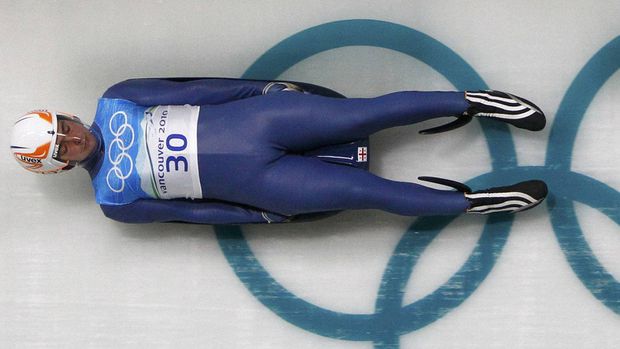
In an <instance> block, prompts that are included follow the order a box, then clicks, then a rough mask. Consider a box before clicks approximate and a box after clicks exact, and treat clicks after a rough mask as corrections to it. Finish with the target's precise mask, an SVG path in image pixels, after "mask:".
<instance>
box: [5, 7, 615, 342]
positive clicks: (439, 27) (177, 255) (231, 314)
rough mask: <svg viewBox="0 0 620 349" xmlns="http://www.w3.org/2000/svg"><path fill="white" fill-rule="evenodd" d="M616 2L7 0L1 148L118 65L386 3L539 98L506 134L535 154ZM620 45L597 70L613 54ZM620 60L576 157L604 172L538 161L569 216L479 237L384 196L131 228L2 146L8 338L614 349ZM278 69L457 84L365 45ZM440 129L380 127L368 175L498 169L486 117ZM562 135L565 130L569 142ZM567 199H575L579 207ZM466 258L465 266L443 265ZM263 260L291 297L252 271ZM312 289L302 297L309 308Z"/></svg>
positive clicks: (169, 61) (113, 73)
mask: <svg viewBox="0 0 620 349" xmlns="http://www.w3.org/2000/svg"><path fill="white" fill-rule="evenodd" d="M382 4H383V3H382ZM619 15H620V3H618V1H597V2H596V3H593V2H587V1H586V2H584V1H572V0H571V1H559V0H552V1H544V2H540V1H494V2H488V1H475V2H474V1H470V2H461V1H433V2H412V1H390V2H386V3H385V4H383V6H377V3H376V2H374V1H352V0H351V1H349V0H341V1H338V2H308V1H288V2H275V1H261V2H248V1H246V2H227V1H210V2H194V1H158V2H129V3H128V2H122V1H108V2H81V1H61V2H35V1H19V2H14V1H0V33H1V34H2V41H0V47H1V49H2V50H1V51H2V54H0V66H2V67H3V69H2V79H0V92H1V95H2V99H1V100H0V106H1V107H2V110H3V116H2V118H1V119H0V122H1V123H2V124H1V126H2V127H0V130H2V131H1V132H2V137H1V138H2V146H3V147H5V149H7V147H8V144H9V138H10V133H9V131H10V128H11V125H12V123H13V120H14V118H15V117H17V116H18V115H20V114H22V113H24V112H26V111H28V110H31V109H35V108H44V107H45V108H49V109H58V110H65V111H71V112H74V113H77V114H79V115H81V116H82V117H83V119H85V120H86V121H88V122H89V121H92V119H93V116H94V115H93V113H94V112H95V107H96V100H97V98H98V97H99V96H100V95H101V94H102V92H103V91H104V90H105V89H106V88H107V87H108V86H110V85H112V84H113V83H115V82H118V81H120V80H124V79H127V78H131V77H160V76H230V77H240V76H241V75H242V74H243V73H244V71H245V70H246V69H247V68H248V67H250V66H251V65H252V63H254V61H256V60H257V59H258V57H259V56H260V55H262V54H263V53H265V52H266V51H267V50H268V49H270V48H271V47H273V46H274V45H276V44H277V43H279V42H280V41H282V40H284V39H286V38H288V37H290V36H291V35H293V34H295V33H297V32H299V31H302V30H305V29H308V28H311V27H313V26H316V25H320V24H325V23H329V22H332V21H338V20H345V19H374V20H380V21H387V22H392V23H396V24H400V25H403V26H406V27H409V28H412V29H415V30H417V31H419V32H422V33H424V34H426V35H429V36H430V37H432V38H433V39H435V40H438V41H439V42H441V43H443V44H444V45H446V46H448V47H449V48H451V49H452V50H453V51H454V52H456V54H458V55H459V56H460V57H461V58H463V59H464V60H465V61H466V62H468V63H469V64H470V65H471V66H472V68H473V69H474V70H475V71H476V72H477V73H478V74H479V75H480V76H481V77H482V79H483V80H484V81H485V82H486V84H487V85H488V86H490V87H492V88H496V89H503V90H508V91H512V92H514V93H516V94H519V95H523V96H526V97H527V98H529V99H532V100H533V101H535V102H536V103H537V104H539V105H540V106H541V107H542V109H543V110H544V111H545V112H546V114H547V117H548V127H547V128H546V129H545V130H544V131H542V132H539V133H530V132H526V131H522V130H514V129H512V130H511V135H512V137H513V140H514V143H515V146H516V154H517V159H516V160H517V163H518V164H519V165H520V166H534V167H536V168H538V169H540V168H542V166H544V165H545V159H546V155H547V149H548V147H550V146H552V145H551V144H549V137H550V134H551V129H552V127H553V126H554V121H558V120H563V119H562V117H563V116H562V115H557V111H558V109H559V107H560V105H561V104H562V103H563V98H564V96H565V94H566V92H567V90H568V88H569V86H571V84H572V83H573V81H574V80H575V79H576V77H577V74H578V73H579V71H580V70H581V69H582V68H583V67H584V66H585V65H586V63H588V61H589V60H590V59H591V58H592V57H593V56H594V55H595V54H596V53H597V52H599V50H601V48H603V47H604V46H605V45H607V44H608V43H610V42H611V41H612V40H614V39H615V40H616V41H618V40H619V39H618V35H619V34H620V21H618V17H619ZM331 39H332V38H330V37H325V38H324V40H331ZM386 40H387V39H386ZM619 51H620V45H618V44H616V46H615V48H613V49H611V52H612V53H613V52H615V56H612V57H616V58H615V60H614V59H608V60H606V61H604V62H603V63H602V64H603V65H605V66H614V64H615V66H616V68H617V66H618V63H617V61H618V60H617V57H618V56H620V53H618V52H619ZM618 74H620V73H617V72H616V73H615V74H613V75H612V76H610V77H609V79H608V80H607V82H606V83H605V84H604V85H603V86H602V87H601V89H600V92H598V93H597V94H596V95H595V96H594V97H593V99H592V101H591V103H590V104H589V106H588V108H587V110H586V112H585V115H584V119H583V121H582V122H581V124H580V128H579V132H578V133H577V136H576V139H575V144H574V150H573V153H572V158H571V159H570V160H571V167H570V169H569V170H571V171H573V173H578V174H580V175H583V176H584V177H579V178H581V179H583V178H590V179H593V180H594V181H588V180H586V179H583V180H579V181H573V179H572V177H570V176H568V174H567V173H565V172H549V170H550V169H554V168H557V167H558V166H559V167H561V165H562V163H552V164H548V165H549V166H548V167H547V168H546V170H545V171H546V172H545V171H542V172H536V173H541V174H542V175H545V176H549V178H546V179H548V180H549V181H551V182H552V183H553V184H554V187H552V188H551V189H552V193H554V196H553V197H552V198H551V200H549V205H550V207H551V208H552V211H553V212H556V213H557V214H559V218H558V219H557V220H556V221H554V222H553V223H552V221H551V220H550V213H549V212H550V211H549V209H548V206H547V205H543V206H542V207H540V208H538V209H536V210H532V211H528V212H525V213H523V214H520V215H518V216H517V218H516V219H515V220H514V222H513V223H512V226H511V228H510V229H509V230H504V231H503V230H501V226H502V224H504V225H505V224H506V222H502V221H500V222H495V223H494V224H492V225H490V227H491V228H490V231H487V232H483V229H484V227H485V223H486V218H483V217H472V216H467V217H460V218H458V219H456V220H454V221H453V222H452V223H450V224H449V225H448V226H447V227H446V228H445V229H443V230H441V231H435V230H433V229H430V228H429V225H433V224H435V223H428V221H422V223H419V222H418V224H420V225H412V224H413V223H414V222H415V221H416V220H415V219H413V218H407V217H399V216H395V215H392V214H388V213H383V212H379V211H364V212H346V213H343V214H341V215H338V216H336V217H332V218H329V219H326V220H324V221H319V222H314V223H301V224H292V225H278V226H251V227H244V228H243V233H244V236H245V240H235V236H236V234H237V233H238V232H237V231H234V230H233V231H223V230H218V232H217V234H216V233H215V232H214V229H213V227H211V226H195V225H181V224H148V225H126V224H120V223H116V222H113V221H111V220H108V219H106V218H105V217H104V216H103V215H102V213H101V212H100V210H99V208H98V207H97V206H96V204H95V203H94V202H93V199H92V189H91V187H90V182H89V180H88V178H87V176H86V175H85V174H84V173H80V172H79V171H74V173H68V174H66V175H62V176H58V177H54V176H35V175H30V174H28V173H24V171H23V170H22V169H20V168H18V166H17V165H15V164H14V160H12V159H11V158H10V156H8V155H7V156H4V157H1V158H0V164H1V165H2V168H3V169H4V170H3V171H2V172H1V173H0V177H1V178H2V181H1V182H0V188H1V189H2V192H3V193H5V196H4V200H3V201H2V203H0V206H1V210H0V219H1V222H2V226H3V228H2V229H0V231H1V233H0V246H1V248H0V265H1V266H2V267H1V268H0V313H1V314H2V316H0V347H2V348H10V347H45V348H87V347H96V348H124V347H127V348H145V347H148V348H157V347H178V348H190V347H193V348H270V349H275V348H371V347H377V348H395V347H398V346H400V347H401V348H506V347H510V348H617V347H618V343H620V284H619V280H620V264H619V261H620V255H619V253H618V251H620V240H619V239H620V229H619V228H618V217H619V215H620V213H619V212H618V210H619V208H618V201H619V200H620V199H618V198H620V194H618V190H620V176H619V175H618V174H619V173H620V152H619V151H620V150H619V149H620V141H619V140H618V139H619V138H618V137H617V135H616V133H615V132H614V131H615V130H617V129H618V128H619V127H620V125H619V124H618V120H620V114H619V112H618V110H619V109H620V104H619V103H620V76H619V75H618ZM281 78H287V79H294V80H300V81H308V82H312V83H317V84H321V85H325V86H328V87H331V88H334V89H336V90H338V91H340V92H342V93H344V94H345V95H348V96H351V97H370V96H376V95H379V94H382V93H387V92H391V91H396V90H403V89H419V90H449V89H453V88H454V87H453V86H452V84H451V83H450V81H449V79H447V78H446V77H444V76H442V75H441V74H439V73H438V72H437V71H435V70H433V69H432V68H431V67H429V66H428V65H426V64H424V63H423V62H421V61H420V60H418V59H416V58H414V57H410V56H408V55H406V54H404V53H400V52H396V51H392V50H387V49H385V48H379V47H370V46H353V47H342V48H336V49H333V50H329V51H325V52H322V53H320V54H317V55H315V56H312V57H309V58H308V59H306V60H304V61H302V62H299V63H298V64H296V65H295V66H293V67H291V68H290V69H288V70H286V71H285V72H284V73H283V75H282V76H281ZM441 122H442V121H441ZM562 122H565V121H562ZM432 123H433V122H429V123H428V124H423V125H414V126H408V127H402V128H397V129H390V130H385V131H382V132H380V133H379V134H377V135H375V136H373V137H372V138H371V146H372V151H373V154H372V156H373V162H372V165H371V168H372V171H373V172H375V173H377V174H380V175H382V176H384V177H388V178H391V179H397V180H408V181H416V178H417V176H419V175H434V176H444V177H448V178H454V179H457V180H469V179H471V178H473V177H476V176H479V175H481V174H484V173H487V172H489V171H491V170H492V166H491V161H492V159H491V155H490V152H489V150H488V148H487V142H486V140H485V137H484V134H483V132H482V131H481V130H482V129H481V127H480V125H479V124H477V123H472V124H471V125H469V126H468V127H466V128H462V129H459V130H456V131H453V132H451V133H447V134H441V135H437V136H420V135H418V134H417V131H418V130H421V129H424V128H428V127H429V126H432V125H431V124H432ZM506 136H508V135H506ZM560 139H562V138H560ZM562 142H563V141H562ZM562 142H560V143H557V144H556V145H555V146H573V145H572V144H564V143H562ZM7 154H8V151H7ZM567 160H568V159H566V161H567ZM563 161H564V160H563ZM532 173H534V172H532ZM595 183H602V184H604V185H606V186H607V189H606V190H603V191H600V192H599V191H594V189H592V188H593V187H592V186H593V185H594V184H595ZM572 193H577V194H574V195H573V194H572ZM592 193H594V194H592ZM601 193H602V194H601ZM571 195H573V196H571ZM568 196H570V197H569V199H576V200H578V201H581V202H579V203H577V204H574V208H575V212H576V213H575V214H574V215H572V216H571V213H570V212H571V208H572V207H573V205H572V204H570V201H566V200H567V199H566V198H567V197H568ZM605 199H606V200H608V201H605ZM588 200H590V201H592V202H594V204H592V202H588ZM609 200H611V201H609ZM583 201H586V202H585V203H584V202H583ZM592 205H595V207H591V206H592ZM596 205H598V206H596ZM614 205H615V206H614ZM612 216H613V217H615V219H616V220H615V221H614V219H613V218H612ZM567 217H568V218H567ZM570 217H574V218H576V220H572V219H570ZM424 222H427V223H424ZM576 222H578V223H576ZM577 228H579V229H580V230H579V229H577ZM580 231H582V233H579V232H580ZM434 234H437V236H436V237H435V238H434V239H432V238H431V237H433V236H434ZM479 239H481V240H479ZM245 242H247V245H245ZM244 246H247V247H249V248H250V249H251V251H252V252H253V253H254V256H255V257H256V260H257V261H259V262H260V265H261V266H262V268H264V271H265V273H263V274H260V273H259V272H260V270H258V269H256V265H251V264H249V262H248V261H250V260H251V258H250V259H247V258H248V255H247V254H243V253H241V252H239V251H244V250H243V248H245V247H244ZM235 248H238V249H237V250H235ZM246 252H247V251H246ZM239 258H240V259H239ZM244 258H246V259H244ZM229 260H230V262H231V263H232V264H233V266H235V267H236V272H237V273H240V274H242V275H246V277H245V278H242V279H240V278H239V277H238V276H237V274H236V272H235V269H234V268H233V267H231V265H230V263H229ZM244 263H245V264H244ZM244 268H245V269H244ZM590 268H594V269H590ZM464 270H465V271H470V272H471V274H467V275H469V276H467V277H464V278H462V279H456V280H453V281H450V280H452V279H453V278H454V277H455V276H459V275H463V272H464ZM244 272H245V273H246V274H243V273H244ZM248 273H249V274H248ZM247 275H250V276H247ZM260 275H262V276H263V277H267V276H269V277H271V278H273V280H274V282H277V283H278V285H280V286H282V287H284V288H285V289H286V290H287V292H290V293H285V292H284V291H282V290H280V289H278V288H277V286H275V284H272V285H271V286H269V287H264V286H260V285H259V284H260V283H259V281H261V280H259V279H260V278H261V276H260ZM257 278H258V279H257ZM263 281H264V280H263ZM243 282H246V283H247V287H246V285H245V284H244V283H243ZM390 287H391V288H390ZM614 287H615V288H614ZM291 297H292V298H291ZM433 297H434V298H433ZM287 300H289V301H291V304H289V305H287V303H286V301H287ZM302 301H303V302H307V303H303V302H302ZM425 302H426V303H425ZM274 304H275V305H274ZM303 304H310V305H311V307H310V308H306V310H308V309H311V311H307V312H305V313H304V312H301V313H299V309H300V308H296V307H299V306H302V305H303ZM302 309H303V308H302ZM321 311H325V313H321ZM372 314H376V315H372ZM283 318H287V319H289V320H288V321H285V320H284V319H283ZM334 319H335V320H334ZM338 319H340V320H342V322H341V323H338V322H337V321H338ZM330 321H336V322H335V323H332V322H330ZM367 324H371V325H369V327H364V326H366V325H367ZM338 326H341V327H338ZM382 331H383V332H382ZM352 339H353V340H352ZM373 339H374V341H373Z"/></svg>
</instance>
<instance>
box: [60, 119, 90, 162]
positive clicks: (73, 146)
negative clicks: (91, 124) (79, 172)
mask: <svg viewBox="0 0 620 349" xmlns="http://www.w3.org/2000/svg"><path fill="white" fill-rule="evenodd" d="M56 144H59V145H60V147H59V149H58V158H59V159H60V160H62V161H77V162H80V161H82V160H84V159H86V158H87V157H88V155H90V153H92V152H93V151H94V150H95V147H96V145H97V141H96V139H95V137H94V136H93V135H92V134H91V133H90V132H89V131H88V129H87V128H86V127H84V125H82V124H81V123H79V122H74V121H69V120H59V121H58V136H57V137H56Z"/></svg>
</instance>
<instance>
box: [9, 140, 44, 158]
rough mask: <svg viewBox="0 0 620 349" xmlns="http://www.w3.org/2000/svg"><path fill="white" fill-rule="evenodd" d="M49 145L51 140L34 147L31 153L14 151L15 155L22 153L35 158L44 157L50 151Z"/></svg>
mask: <svg viewBox="0 0 620 349" xmlns="http://www.w3.org/2000/svg"><path fill="white" fill-rule="evenodd" d="M51 145H52V142H47V143H45V144H42V145H40V146H39V147H37V149H35V150H34V152H32V153H15V155H23V156H27V157H30V158H35V159H45V158H46V157H47V154H48V153H49V151H50V146H51Z"/></svg>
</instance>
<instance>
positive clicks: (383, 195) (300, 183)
mask: <svg viewBox="0 0 620 349" xmlns="http://www.w3.org/2000/svg"><path fill="white" fill-rule="evenodd" d="M233 177H235V178H232V179H231V180H232V181H233V182H236V181H237V180H238V179H239V180H242V181H243V183H239V186H240V187H238V189H237V190H232V191H229V192H228V193H226V197H221V198H220V199H223V200H229V201H234V202H242V203H245V204H248V205H252V206H256V207H260V208H263V209H266V210H269V211H273V212H278V213H281V214H287V215H295V214H301V213H310V212H323V211H334V210H348V209H380V210H384V211H388V212H392V213H395V214H400V215H407V216H418V215H446V214H460V213H463V212H465V210H466V209H467V208H468V207H469V202H468V201H467V199H466V198H465V196H464V195H463V193H461V192H457V191H453V190H449V191H444V190H435V189H431V188H427V187H424V186H421V185H417V184H414V183H406V182H397V181H391V180H387V179H384V178H381V177H378V176H375V175H373V174H372V173H369V172H367V171H364V170H360V169H357V168H353V167H348V166H343V165H335V164H329V163H326V162H323V161H321V160H318V159H314V158H308V157H303V156H297V155H287V156H284V157H282V158H280V159H278V160H277V161H275V162H273V163H272V164H271V165H270V166H269V167H268V168H265V169H263V170H261V171H259V173H256V175H255V176H252V177H251V178H248V177H246V178H245V179H240V178H237V176H233ZM230 184H234V183H230ZM239 188H242V189H239Z"/></svg>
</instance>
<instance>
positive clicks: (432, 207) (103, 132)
mask: <svg viewBox="0 0 620 349" xmlns="http://www.w3.org/2000/svg"><path fill="white" fill-rule="evenodd" d="M443 116H455V117H457V119H456V121H455V122H452V123H451V124H449V125H444V126H440V127H437V128H434V129H430V130H425V131H423V132H424V133H437V132H442V131H446V130H449V129H452V128H456V127H459V126H462V125H463V124H466V123H467V122H468V121H470V120H471V118H472V117H486V118H491V119H494V120H498V121H502V122H507V123H510V124H512V125H514V126H516V127H519V128H525V129H528V130H533V131H538V130H541V129H542V128H543V127H544V126H545V116H544V114H543V113H542V112H541V111H540V109H539V108H538V107H536V106H535V105H534V104H533V103H531V102H529V101H527V100H525V99H523V98H520V97H517V96H514V95H511V94H508V93H504V92H499V91H478V92H469V91H467V92H416V91H402V92H395V93H391V94H387V95H384V96H380V97H376V98H343V96H341V95H339V94H338V93H336V92H334V91H331V90H329V89H326V88H323V87H320V86H316V85H311V84H305V83H291V82H270V81H255V80H240V79H221V78H196V79H193V78H171V79H132V80H127V81H123V82H121V83H118V84H116V85H114V86H112V87H111V88H110V89H108V90H107V91H106V92H105V93H104V95H103V97H102V98H101V99H100V100H99V103H98V107H97V113H96V116H95V119H94V122H93V124H92V127H89V126H88V125H86V124H84V123H82V121H80V119H79V118H78V117H77V116H74V115H70V114H66V113H59V112H51V111H44V110H41V111H33V112H30V113H28V114H26V115H25V116H23V117H21V118H20V119H18V120H17V122H16V123H15V125H14V128H13V137H12V140H11V150H12V151H13V154H14V155H15V158H16V159H17V161H18V162H19V163H20V164H21V165H22V166H23V167H25V168H26V169H28V170H30V171H33V172H37V173H58V172H63V171H67V170H69V169H71V168H74V167H76V166H80V167H83V168H84V169H86V170H87V171H88V172H89V174H90V176H91V179H92V183H93V187H94V190H95V197H96V200H97V203H98V204H100V205H101V208H102V210H103V212H104V213H105V215H106V216H108V217H110V218H112V219H115V220H118V221H122V222H130V223H146V222H170V221H181V222H191V223H205V224H242V223H265V222H269V223H271V222H285V221H290V220H292V219H294V218H296V217H299V216H303V215H305V214H312V213H317V212H331V211H340V210H348V209H381V210H385V211H388V212H392V213H396V214H400V215H408V216H421V215H453V214H459V213H465V212H467V213H493V212H500V211H509V212H516V211H523V210H526V209H529V208H532V207H534V206H536V205H538V204H539V203H540V202H542V200H544V198H545V197H546V195H547V187H546V185H545V183H544V182H542V181H538V180H531V181H526V182H521V183H517V184H514V185H511V186H507V187H497V188H491V189H486V190H481V191H472V190H471V189H470V188H468V187H466V186H465V185H463V184H461V183H458V182H454V181H449V180H445V179H440V178H432V177H421V178H420V179H423V180H427V181H430V182H435V183H439V184H443V185H447V186H451V187H453V188H454V189H456V190H437V189H432V188H428V187H425V186H422V185H418V184H414V183H407V182H397V181H392V180H387V179H384V178H381V177H378V176H376V175H373V174H372V173H370V172H368V171H367V169H368V162H367V161H368V142H367V137H368V136H369V135H371V134H373V133H375V132H377V131H379V130H382V129H385V128H390V127H395V126H402V125H408V124H413V123H417V122H421V121H424V120H428V119H432V118H437V117H443Z"/></svg>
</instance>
